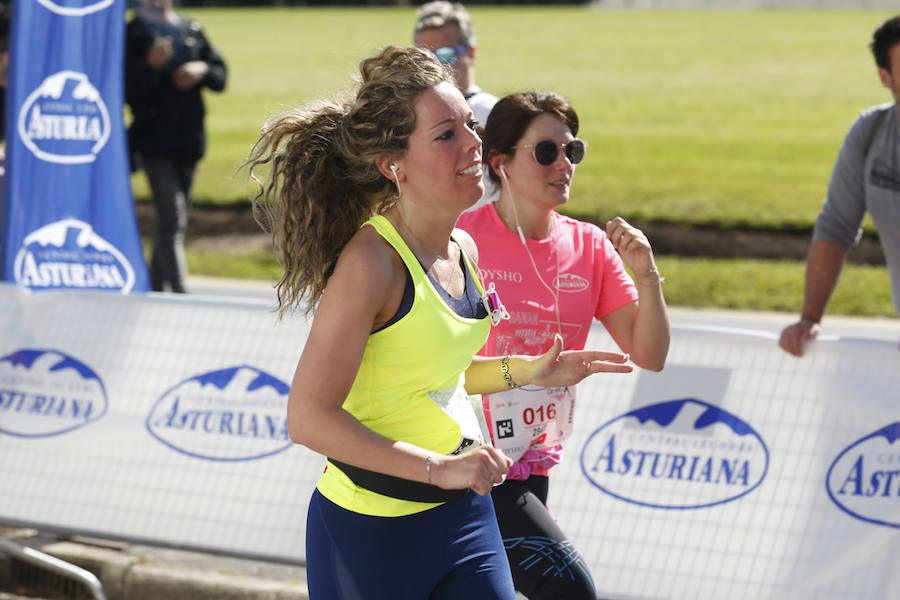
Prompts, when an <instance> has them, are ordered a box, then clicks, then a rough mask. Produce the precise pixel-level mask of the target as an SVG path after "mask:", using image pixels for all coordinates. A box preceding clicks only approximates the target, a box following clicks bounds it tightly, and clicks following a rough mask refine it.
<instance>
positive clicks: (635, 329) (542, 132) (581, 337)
mask: <svg viewBox="0 0 900 600" xmlns="http://www.w3.org/2000/svg"><path fill="white" fill-rule="evenodd" d="M577 133H578V115H577V114H576V112H575V110H574V109H573V108H572V106H571V105H570V104H569V103H568V101H567V100H566V99H565V98H563V97H562V96H560V95H558V94H555V93H540V92H526V93H519V94H512V95H509V96H507V97H505V98H503V99H501V100H500V101H499V102H498V103H497V104H496V105H495V106H494V108H493V110H492V111H491V114H490V117H489V118H488V122H487V126H486V129H485V132H484V136H483V139H484V148H483V156H484V162H485V164H486V165H487V166H488V167H489V174H490V177H491V178H492V179H493V180H494V181H495V182H497V183H498V184H500V186H501V193H500V198H499V199H498V200H497V202H496V203H494V204H489V205H486V206H482V207H481V208H479V209H477V210H475V211H472V212H468V213H464V214H463V215H461V217H460V219H459V221H457V227H459V228H461V229H464V230H466V231H467V232H468V233H470V234H471V235H472V237H473V238H475V242H476V244H477V246H478V253H479V258H478V264H479V269H480V272H481V275H482V279H483V281H484V283H485V285H486V286H488V285H490V284H491V283H493V284H494V286H495V287H496V289H497V291H498V292H499V295H500V298H501V299H502V301H503V303H504V305H505V306H506V309H507V311H508V313H509V317H510V318H509V319H507V320H503V321H500V323H499V324H498V325H497V326H496V327H493V328H492V329H491V333H490V337H489V338H488V342H487V344H486V345H485V346H484V348H483V349H482V351H481V352H482V353H484V354H485V355H491V356H503V355H513V354H540V353H542V352H544V351H546V350H547V349H548V348H549V347H550V346H551V345H552V344H553V340H554V338H555V336H556V335H557V334H559V335H561V336H562V338H563V340H564V344H565V348H566V349H570V350H571V349H582V348H584V344H585V342H586V340H587V336H588V332H589V330H590V326H591V323H592V321H593V319H595V318H596V319H598V320H600V321H601V322H602V323H603V325H604V326H605V327H606V329H607V331H609V333H610V335H611V336H612V338H613V340H615V342H616V344H618V346H619V348H621V350H622V351H623V352H626V353H628V354H629V355H630V356H631V360H632V361H633V362H634V363H635V364H636V365H638V366H639V367H642V368H645V369H651V370H654V371H659V370H660V369H662V368H663V365H664V363H665V360H666V354H667V353H668V349H669V317H668V312H667V310H666V304H665V300H664V298H663V294H662V290H661V286H660V284H661V283H662V278H661V277H660V275H659V271H658V270H657V268H656V263H655V261H654V259H653V251H652V249H651V247H650V243H649V242H648V241H647V237H646V236H645V235H644V234H643V233H642V232H641V231H640V230H638V229H636V228H634V227H632V226H631V225H629V224H628V223H627V222H625V221H624V220H623V219H622V218H620V217H616V218H615V219H613V220H612V221H609V222H608V223H607V224H606V229H605V231H604V230H603V229H600V228H599V227H597V226H595V225H592V224H590V223H585V222H581V221H577V220H575V219H571V218H569V217H566V216H563V215H560V214H559V213H557V212H556V210H555V209H556V207H558V206H559V205H561V204H564V203H566V202H568V200H569V190H570V187H571V184H572V177H573V175H574V174H575V165H577V164H578V163H580V162H581V161H582V159H583V158H584V155H585V150H586V145H585V143H584V141H582V140H580V139H578V138H576V137H575V135H576V134H577ZM623 263H624V264H623ZM626 266H627V267H628V268H629V269H630V270H631V272H632V273H634V274H635V280H634V281H632V279H631V277H630V276H629V275H628V273H627V272H626V271H625V267H626ZM507 383H508V385H509V387H510V388H511V389H510V390H509V391H506V392H503V393H500V394H491V395H490V396H485V397H484V407H485V415H486V417H487V419H488V422H489V424H490V426H491V434H492V436H493V438H494V443H495V445H496V446H497V447H499V448H501V449H502V450H503V451H504V453H506V455H507V456H508V457H510V458H512V459H513V460H515V461H516V462H515V463H514V464H513V466H512V468H511V469H510V472H509V474H508V475H507V480H506V482H505V483H504V484H503V485H500V486H498V487H495V488H494V490H493V492H492V494H491V495H492V498H493V501H494V508H495V510H496V513H497V518H498V522H499V524H500V533H501V534H502V536H503V538H504V542H505V545H506V548H507V555H508V557H509V562H510V564H511V566H512V571H513V580H514V581H515V584H516V589H517V590H519V592H521V593H523V594H525V595H526V596H527V597H528V598H529V599H531V600H536V599H543V598H566V599H579V598H590V599H591V600H593V599H595V598H596V597H597V595H596V591H595V589H594V584H593V582H592V580H591V576H590V573H589V572H588V570H587V568H586V566H585V564H584V561H583V560H582V559H581V556H580V555H579V554H578V552H577V551H576V550H575V549H574V548H573V547H572V544H571V542H570V541H569V540H568V539H567V538H566V536H565V534H564V533H563V532H562V530H561V529H560V528H559V526H558V525H557V524H556V522H555V519H554V518H553V517H552V515H551V514H550V512H549V511H548V509H547V507H546V504H547V494H548V489H549V478H548V475H549V473H550V469H551V467H553V465H555V464H557V463H558V462H559V461H560V460H561V458H562V445H561V442H562V441H563V440H564V439H565V437H566V436H567V435H568V434H569V433H570V431H571V429H572V424H571V421H572V420H571V418H570V415H571V414H572V407H573V405H574V400H575V389H574V388H573V387H569V388H536V387H533V386H527V387H525V388H520V387H518V386H517V385H516V384H515V381H514V380H510V381H507ZM547 561H550V564H548V562H547ZM548 567H552V568H548Z"/></svg>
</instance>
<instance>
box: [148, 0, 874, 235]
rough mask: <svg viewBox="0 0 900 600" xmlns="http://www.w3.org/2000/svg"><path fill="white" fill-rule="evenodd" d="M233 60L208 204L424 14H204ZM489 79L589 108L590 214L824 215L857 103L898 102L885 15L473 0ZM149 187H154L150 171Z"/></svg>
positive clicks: (212, 156) (221, 103)
mask: <svg viewBox="0 0 900 600" xmlns="http://www.w3.org/2000/svg"><path fill="white" fill-rule="evenodd" d="M185 12H187V13H188V14H191V15H193V16H195V17H196V18H198V19H200V20H201V21H202V22H203V24H204V26H205V29H206V32H207V34H208V36H209V37H210V39H211V40H212V42H213V43H214V44H215V45H216V46H217V47H219V48H220V50H221V51H222V53H223V54H224V55H225V57H226V59H227V61H228V64H229V67H230V82H229V87H228V89H227V90H226V92H225V93H224V94H212V93H210V94H207V103H208V108H209V116H208V129H209V153H208V155H207V157H206V159H205V160H204V161H203V162H202V163H201V166H200V170H199V175H198V178H197V182H196V186H195V196H196V198H197V200H198V201H199V202H219V201H233V200H236V199H242V198H246V197H247V195H248V190H249V188H248V186H247V185H246V183H245V180H244V179H241V178H239V179H237V180H232V179H231V175H232V173H233V172H234V169H235V168H236V167H237V166H238V165H239V164H240V162H241V160H242V159H243V157H245V156H246V155H247V152H248V151H249V149H250V146H251V145H252V144H253V142H254V141H255V139H256V135H257V133H258V131H259V128H260V126H261V125H262V123H263V122H264V120H265V118H266V117H267V116H269V115H272V114H274V113H276V112H279V111H281V110H284V109H286V108H289V107H290V106H294V105H298V104H302V103H305V102H307V101H309V100H311V99H313V98H316V97H319V96H321V95H324V94H330V93H333V92H336V91H340V90H344V89H348V88H349V87H350V85H351V83H350V76H351V75H352V74H353V73H354V72H355V68H356V64H357V63H358V62H359V60H360V59H362V58H363V57H365V56H367V55H369V54H370V53H372V52H373V51H375V50H376V49H377V48H380V47H381V46H383V45H385V44H389V43H408V42H409V41H410V39H411V28H412V24H413V21H414V14H415V9H414V8H412V7H409V8H333V9H324V8H285V9H217V10H213V9H197V10H191V11H185ZM471 12H472V14H473V18H474V19H475V22H476V27H477V32H478V46H479V54H478V71H477V72H478V82H479V83H480V84H481V86H482V87H484V88H485V89H487V90H489V91H491V92H493V93H495V94H497V95H503V94H506V93H510V92H514V91H520V90H524V89H534V88H539V89H553V90H556V91H559V92H561V93H563V94H565V95H566V96H568V97H569V98H570V99H571V100H572V102H573V104H574V105H575V107H576V109H577V110H578V111H579V114H580V117H581V122H582V129H581V132H580V135H581V136H582V137H584V138H585V139H587V140H588V143H589V151H588V158H587V159H586V161H585V162H584V163H583V165H582V166H580V167H579V169H578V176H577V178H576V185H575V186H574V189H573V202H572V203H571V204H570V206H569V207H567V209H566V210H567V211H569V212H571V213H572V214H576V215H599V216H600V218H606V217H607V216H609V215H615V214H621V215H624V216H626V217H630V218H640V219H659V220H666V221H675V222H681V223H685V224H695V223H702V224H720V225H722V226H736V225H744V226H751V227H765V228H779V227H791V228H794V227H800V228H804V227H809V226H810V225H811V223H812V221H813V219H814V217H815V214H816V212H817V210H818V207H819V205H820V204H821V201H822V197H823V195H824V192H825V187H826V185H827V181H828V177H829V173H830V170H831V167H832V164H833V161H834V159H835V157H836V155H837V151H838V147H839V145H840V143H841V140H842V139H843V136H844V134H845V132H846V130H847V128H848V127H849V125H850V123H851V122H852V120H853V119H854V117H855V116H856V115H857V114H858V112H859V111H860V110H861V109H862V108H864V107H866V106H869V105H871V104H875V103H877V102H882V101H886V100H888V99H889V95H888V93H887V91H886V90H884V89H883V88H882V87H881V85H880V83H879V82H878V80H877V78H876V71H875V67H874V64H873V61H872V59H871V56H870V53H869V51H868V48H867V43H868V41H869V38H870V36H871V32H872V30H873V29H874V28H875V26H876V25H877V24H878V23H880V22H881V21H882V20H883V19H884V18H885V17H886V16H888V15H887V14H885V13H882V12H877V11H817V10H810V11H707V12H693V11H606V10H593V9H590V8H587V7H558V6H555V7H535V6H529V7H473V8H472V9H471ZM135 184H136V185H135V192H136V195H137V196H138V197H146V196H147V190H146V186H145V184H144V182H143V178H142V177H137V178H136V179H135Z"/></svg>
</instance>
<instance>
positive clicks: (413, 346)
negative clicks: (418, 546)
mask: <svg viewBox="0 0 900 600" xmlns="http://www.w3.org/2000/svg"><path fill="white" fill-rule="evenodd" d="M363 226H364V227H365V226H371V227H374V228H375V230H376V231H377V232H378V233H379V234H380V235H381V237H383V238H384V239H385V240H386V241H387V242H388V243H390V244H391V246H393V247H394V249H395V250H396V251H397V253H398V254H399V255H400V258H402V259H403V263H404V264H405V265H406V268H407V270H408V271H409V273H410V276H411V277H412V281H413V288H414V298H413V304H412V307H411V308H410V310H409V312H408V313H407V314H406V315H405V316H403V317H402V318H400V319H399V320H398V321H396V322H395V323H393V324H391V325H389V326H387V327H385V328H384V329H381V330H379V331H376V332H375V333H372V334H371V335H369V339H368V342H367V343H366V348H365V351H364V352H363V357H362V363H361V364H360V366H359V372H358V373H357V374H356V379H355V380H354V382H353V385H352V387H351V388H350V393H349V394H348V395H347V399H346V400H345V401H344V404H343V408H344V409H345V410H346V411H348V412H349V413H350V414H352V415H353V416H354V417H356V418H357V419H359V420H360V422H362V424H363V425H365V426H366V427H368V428H369V429H372V430H373V431H376V432H378V433H380V434H381V435H383V436H385V437H387V438H390V439H392V440H397V441H403V442H408V443H410V444H414V445H416V446H419V447H421V448H425V449H426V450H431V451H434V452H436V453H439V454H453V453H459V452H460V451H463V450H465V449H467V448H474V447H477V446H478V445H480V443H481V442H482V441H484V439H483V436H484V430H483V425H482V422H483V415H482V414H481V408H480V399H479V398H474V399H470V398H469V396H468V395H467V394H466V392H465V389H464V387H463V384H464V383H465V370H466V369H467V368H468V367H469V364H470V363H471V362H472V356H473V355H474V354H475V353H476V352H478V350H479V349H480V348H481V347H482V346H483V345H484V343H485V341H486V340H487V336H488V333H489V331H490V319H487V318H484V319H470V318H466V317H462V316H460V315H458V314H456V313H455V312H454V311H453V310H452V309H451V308H450V307H449V306H447V304H446V303H445V302H444V301H443V300H442V299H441V297H440V296H439V294H438V291H437V290H436V289H435V288H434V286H433V284H432V283H431V280H430V279H429V278H428V276H427V275H426V274H425V272H424V270H423V269H422V266H421V265H420V264H419V261H418V260H417V259H416V257H415V255H414V254H413V253H412V251H411V250H410V249H409V248H408V247H407V246H406V244H405V243H404V241H403V238H401V237H400V235H399V234H398V233H397V230H396V229H394V226H393V225H392V224H391V223H390V221H388V220H387V219H386V218H385V217H383V216H381V215H378V216H375V217H372V218H371V219H369V220H368V221H366V223H365V224H364V225H363ZM463 257H464V261H465V264H466V268H467V269H468V270H469V272H470V273H471V275H472V279H473V280H474V281H475V285H476V287H477V288H478V293H479V294H482V293H483V292H484V290H483V289H482V286H481V283H480V282H479V281H478V277H477V274H476V271H475V269H474V268H473V265H472V264H471V263H470V262H469V259H468V257H467V256H465V252H463ZM473 400H474V402H473ZM422 470H423V471H424V470H425V465H424V464H423V465H422ZM317 487H318V490H319V492H321V493H322V495H323V496H325V497H326V498H328V499H329V500H331V501H332V502H334V503H335V504H337V505H339V506H341V507H343V508H346V509H347V510H351V511H353V512H357V513H361V514H367V515H374V516H382V517H394V516H402V515H409V514H413V513H416V512H421V511H423V510H427V509H429V508H433V507H435V506H438V505H439V504H440V503H437V504H434V503H426V502H414V501H410V500H401V499H398V498H392V497H390V496H384V495H381V494H378V493H376V492H373V491H371V490H368V489H365V488H362V487H359V486H357V485H355V484H354V483H353V482H352V481H351V480H350V478H349V477H348V476H347V475H346V474H344V473H343V472H342V471H341V470H340V469H339V468H338V467H337V466H335V465H334V464H332V463H331V462H329V463H328V464H327V466H326V469H325V472H324V473H323V474H322V477H321V478H320V479H319V483H318V486H317Z"/></svg>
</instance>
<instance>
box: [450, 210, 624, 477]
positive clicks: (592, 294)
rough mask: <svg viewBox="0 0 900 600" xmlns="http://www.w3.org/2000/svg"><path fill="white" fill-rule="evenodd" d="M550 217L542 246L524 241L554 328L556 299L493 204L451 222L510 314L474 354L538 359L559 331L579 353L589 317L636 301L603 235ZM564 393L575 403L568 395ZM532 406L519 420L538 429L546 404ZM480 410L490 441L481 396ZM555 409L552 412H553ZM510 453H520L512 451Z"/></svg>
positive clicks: (497, 426)
mask: <svg viewBox="0 0 900 600" xmlns="http://www.w3.org/2000/svg"><path fill="white" fill-rule="evenodd" d="M552 218H553V220H554V225H553V230H552V232H551V234H550V235H549V236H548V237H546V238H544V239H541V240H532V239H528V238H525V243H526V244H527V245H528V249H529V250H530V251H531V254H532V256H533V257H534V262H535V265H536V266H537V269H538V271H539V272H540V275H541V278H543V280H544V282H546V284H547V285H549V286H550V287H551V288H552V289H555V290H558V293H557V296H558V299H559V314H560V323H559V327H558V325H557V317H556V310H555V304H556V301H557V300H556V298H554V295H553V294H551V292H550V290H548V289H547V288H546V287H545V286H544V284H543V283H541V281H540V279H538V277H537V275H536V274H535V269H534V267H533V266H532V264H531V260H530V259H529V257H528V254H527V253H526V252H525V248H524V247H523V246H522V242H521V240H520V238H519V235H518V233H513V232H512V231H510V230H509V229H508V228H507V227H506V225H504V223H503V221H501V220H500V217H499V215H498V214H497V210H496V209H495V208H494V204H488V205H486V206H482V207H481V208H479V209H477V210H474V211H471V212H468V213H463V214H462V215H461V216H460V218H459V220H458V221H457V223H456V226H457V227H459V228H460V229H463V230H465V231H467V232H468V233H469V234H470V235H471V236H472V237H473V238H474V239H475V244H476V245H477V246H478V268H479V272H480V276H481V281H482V283H483V284H484V286H485V287H487V286H488V285H489V284H490V283H493V284H494V286H495V288H496V290H497V292H498V294H499V296H500V300H501V302H503V304H504V305H505V306H506V309H507V311H508V312H509V315H510V318H509V320H505V321H501V322H500V323H499V324H497V325H495V326H493V327H492V328H491V333H490V336H489V337H488V341H487V343H486V344H485V346H484V347H483V348H482V349H481V351H480V352H479V354H481V355H484V356H504V355H506V354H528V355H538V354H542V353H544V352H546V351H547V349H548V348H550V346H551V345H552V343H553V338H554V336H555V334H556V333H557V330H558V329H561V331H562V336H563V341H564V342H565V348H566V349H567V350H580V349H583V348H584V344H585V342H586V340H587V336H588V333H589V331H590V327H591V323H592V321H593V320H594V319H602V318H603V317H605V316H606V315H608V314H609V313H611V312H612V311H614V310H616V309H618V308H621V307H623V306H625V305H627V304H629V303H631V302H635V301H636V300H637V298H638V294H637V290H636V289H635V287H634V283H633V282H632V280H631V277H629V275H628V273H627V272H626V271H625V267H624V265H623V264H622V259H621V258H619V255H618V253H617V252H616V250H615V248H613V245H612V243H611V242H610V241H609V240H608V239H607V238H606V233H605V232H604V231H603V230H601V229H600V228H599V227H597V226H596V225H593V224H591V223H584V222H582V221H577V220H575V219H572V218H570V217H566V216H564V215H560V214H558V213H555V212H554V213H552ZM557 252H558V254H557ZM557 265H558V270H557ZM516 391H518V390H516ZM514 393H515V392H504V393H503V394H499V395H498V394H494V395H493V396H494V397H495V402H494V404H496V397H497V396H506V395H507V394H510V395H511V394H514ZM548 393H549V392H548ZM568 393H570V394H571V395H572V400H571V401H572V402H574V390H570V391H569V392H568ZM510 397H511V396H510ZM533 402H543V403H544V404H543V405H541V406H539V405H537V404H536V405H535V406H533V407H532V408H531V413H530V418H529V419H526V421H525V424H527V425H531V424H533V423H537V425H536V426H539V425H540V421H541V418H542V417H546V411H547V404H546V402H547V400H546V399H545V400H543V401H538V400H534V401H533ZM484 404H485V411H486V413H488V414H486V416H487V417H488V422H489V423H490V425H491V434H492V436H493V437H494V438H495V442H496V441H497V437H498V431H499V430H502V429H503V425H501V423H500V421H497V422H492V421H491V415H490V413H489V411H490V406H491V404H492V402H491V401H490V399H489V398H488V397H487V396H485V398H484ZM555 408H556V407H555V406H553V410H552V413H554V414H555V412H556V410H555ZM524 410H529V409H528V408H525V409H524ZM560 416H562V415H560ZM538 430H539V429H536V430H535V431H538ZM501 435H502V434H501ZM535 439H536V441H535V442H533V443H532V445H531V447H530V449H531V450H534V449H540V448H550V447H554V446H555V445H556V444H555V443H554V441H553V440H552V439H543V438H541V439H538V438H537V437H536V438H535ZM528 449H529V448H526V450H528ZM513 454H521V452H516V451H513ZM548 470H549V467H538V468H536V469H532V471H531V472H532V473H533V474H546V471H548Z"/></svg>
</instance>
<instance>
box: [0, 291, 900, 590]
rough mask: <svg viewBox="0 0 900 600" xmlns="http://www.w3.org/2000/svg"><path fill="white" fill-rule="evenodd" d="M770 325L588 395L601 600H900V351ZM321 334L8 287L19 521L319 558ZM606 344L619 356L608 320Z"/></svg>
mask: <svg viewBox="0 0 900 600" xmlns="http://www.w3.org/2000/svg"><path fill="white" fill-rule="evenodd" d="M760 328H761V329H767V330H768V331H769V332H768V333H767V332H760V331H743V330H729V329H724V328H713V327H699V326H687V325H682V324H679V323H677V322H675V323H674V324H673V339H672V347H671V351H670V353H669V360H668V363H667V366H666V368H665V370H664V371H663V372H662V373H650V372H645V371H637V372H635V373H631V374H627V375H596V376H594V377H591V378H590V379H589V380H587V381H586V382H584V383H582V384H581V385H579V388H578V399H577V406H576V408H575V413H574V414H575V416H574V431H573V433H572V435H571V437H570V438H569V440H568V442H567V445H566V459H565V460H564V461H563V463H562V464H561V465H559V466H558V467H557V468H556V469H554V473H553V476H552V478H551V490H550V508H551V509H552V511H553V512H554V514H555V515H556V516H557V517H558V519H559V522H560V525H561V526H562V528H563V530H564V531H566V532H567V533H568V534H569V536H570V537H571V539H572V541H573V542H574V544H575V546H576V547H577V548H578V549H579V551H580V552H581V554H582V556H583V557H584V559H585V561H586V562H587V563H588V566H589V568H590V570H591V572H592V573H593V575H594V578H595V581H596V584H597V588H598V590H599V592H600V594H601V597H603V598H621V599H625V598H659V599H666V600H676V599H686V600H687V599H691V600H696V599H720V598H791V599H795V598H810V599H812V598H815V599H838V598H841V599H845V598H854V599H873V600H876V599H877V600H886V599H888V598H895V597H896V591H897V590H898V589H900V569H898V568H897V567H898V560H900V559H898V556H900V442H898V439H900V370H898V366H900V353H898V351H897V348H896V344H895V343H889V342H883V341H874V340H837V341H819V342H816V343H815V344H814V345H813V347H812V348H811V350H810V352H809V353H808V355H807V356H806V357H804V358H803V359H794V358H792V357H790V356H788V355H786V354H784V353H783V352H782V351H781V350H780V349H779V348H778V347H777V345H776V343H775V338H774V332H775V331H777V330H778V329H779V328H780V324H774V323H773V324H770V326H767V325H766V323H765V322H762V323H761V325H760ZM306 333H307V323H306V321H305V319H304V318H303V317H302V316H295V317H292V318H287V319H285V320H284V321H282V322H278V321H277V319H276V316H275V314H274V313H273V312H272V307H271V306H269V305H268V304H267V303H264V302H260V303H254V302H250V301H247V302H237V301H231V302H229V301H225V300H221V299H220V300H212V299H207V300H203V299H197V298H181V297H178V298H172V297H170V296H163V295H155V294H150V295H147V296H127V297H122V296H117V295H115V296H114V295H111V294H102V293H92V292H71V291H70V292H49V293H42V294H36V295H23V294H22V293H21V292H20V291H19V290H17V289H16V288H14V287H13V286H9V285H6V284H2V285H0V482H2V483H0V492H2V493H0V522H5V523H10V524H18V525H30V526H35V527H38V528H41V529H45V530H50V531H58V532H64V533H81V534H90V535H95V536H101V537H110V538H115V539H124V540H130V541H137V542H145V543H155V544H162V545H171V546H179V547H185V548H192V549H198V550H212V551H216V552H225V553H231V554H237V555H242V556H249V557H255V558H264V559H272V560H279V561H288V562H293V561H302V560H304V559H305V556H304V553H305V549H304V538H305V519H306V506H307V502H308V500H309V496H310V494H311V492H312V489H313V487H314V486H315V482H316V480H317V478H318V476H319V473H320V472H321V470H322V467H323V464H324V459H323V458H322V457H320V456H318V455H316V454H314V453H312V452H310V451H309V450H307V449H305V448H302V447H298V446H295V445H293V444H291V442H290V440H289V439H288V437H287V433H286V425H285V404H286V399H287V390H288V385H289V383H290V378H291V376H292V373H293V369H294V367H295V365H296V361H297V359H298V357H299V354H300V351H301V349H302V346H303V342H304V340H305V338H306ZM588 345H589V347H595V348H606V349H611V348H613V347H614V346H613V344H612V342H611V340H610V339H609V337H608V336H607V334H606V333H605V332H604V330H603V328H602V327H601V326H599V325H595V327H594V328H593V329H592V331H591V335H590V337H589V339H588ZM323 376H327V373H325V374H323ZM527 542H528V543H531V544H533V546H534V548H535V560H534V561H533V562H534V564H535V566H534V567H533V568H541V569H550V568H552V569H556V570H557V571H558V572H559V573H561V574H564V573H565V567H566V560H567V557H558V556H554V555H552V553H549V552H547V549H546V546H545V545H542V544H541V543H540V540H528V541H527Z"/></svg>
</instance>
